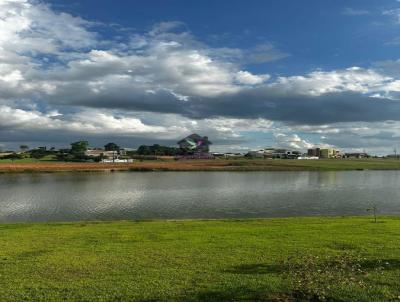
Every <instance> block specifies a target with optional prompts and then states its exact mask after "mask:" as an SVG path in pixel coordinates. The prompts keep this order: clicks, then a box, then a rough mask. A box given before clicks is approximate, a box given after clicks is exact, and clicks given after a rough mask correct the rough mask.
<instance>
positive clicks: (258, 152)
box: [245, 150, 264, 158]
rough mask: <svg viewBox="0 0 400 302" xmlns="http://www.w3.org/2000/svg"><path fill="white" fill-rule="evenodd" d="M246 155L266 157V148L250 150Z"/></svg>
mask: <svg viewBox="0 0 400 302" xmlns="http://www.w3.org/2000/svg"><path fill="white" fill-rule="evenodd" d="M245 156H246V157H250V158H264V150H257V151H249V152H247V154H246V155H245Z"/></svg>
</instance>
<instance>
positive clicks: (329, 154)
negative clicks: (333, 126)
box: [307, 148, 342, 158]
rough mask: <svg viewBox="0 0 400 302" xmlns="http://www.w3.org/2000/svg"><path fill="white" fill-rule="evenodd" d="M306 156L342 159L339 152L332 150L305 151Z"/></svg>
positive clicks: (315, 149)
mask: <svg viewBox="0 0 400 302" xmlns="http://www.w3.org/2000/svg"><path fill="white" fill-rule="evenodd" d="M307 156H309V157H319V158H342V155H341V153H340V151H339V150H335V149H332V148H313V149H308V150H307Z"/></svg>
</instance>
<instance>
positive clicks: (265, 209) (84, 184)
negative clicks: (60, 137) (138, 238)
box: [0, 171, 400, 222]
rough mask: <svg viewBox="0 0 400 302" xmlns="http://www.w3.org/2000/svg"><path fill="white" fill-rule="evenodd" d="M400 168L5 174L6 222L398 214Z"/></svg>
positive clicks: (0, 201) (0, 217)
mask: <svg viewBox="0 0 400 302" xmlns="http://www.w3.org/2000/svg"><path fill="white" fill-rule="evenodd" d="M399 184H400V171H350V172H349V171H341V172H116V173H38V174H0V222H33V221H77V220H113V219H185V218H211V219H214V218H252V217H289V216H314V215H365V214H367V212H366V208H368V207H370V205H371V204H373V203H375V204H376V205H377V207H378V211H379V213H380V214H400V188H399Z"/></svg>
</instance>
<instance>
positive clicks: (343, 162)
mask: <svg viewBox="0 0 400 302" xmlns="http://www.w3.org/2000/svg"><path fill="white" fill-rule="evenodd" d="M350 170H400V160H396V159H375V158H370V159H319V160H279V159H273V160H271V159H215V160H178V161H175V160H151V161H150V160H147V161H135V162H133V163H114V164H113V163H74V162H58V161H34V160H29V161H14V162H11V161H3V160H0V173H23V172H25V173H34V172H68V171H70V172H95V171H98V172H102V171H104V172H107V171H137V172H141V171H142V172H144V171H350Z"/></svg>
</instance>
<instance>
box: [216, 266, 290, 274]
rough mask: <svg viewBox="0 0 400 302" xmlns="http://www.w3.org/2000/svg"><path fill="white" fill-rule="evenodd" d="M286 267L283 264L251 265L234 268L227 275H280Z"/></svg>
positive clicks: (226, 271) (228, 270)
mask: <svg viewBox="0 0 400 302" xmlns="http://www.w3.org/2000/svg"><path fill="white" fill-rule="evenodd" d="M284 269H285V268H284V266H283V265H281V264H266V263H251V264H241V265H236V266H233V267H231V268H229V269H227V270H224V272H225V273H231V274H245V275H253V274H254V275H264V274H279V273H282V272H283V271H284Z"/></svg>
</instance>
